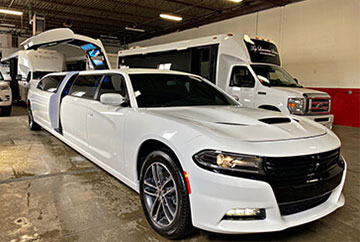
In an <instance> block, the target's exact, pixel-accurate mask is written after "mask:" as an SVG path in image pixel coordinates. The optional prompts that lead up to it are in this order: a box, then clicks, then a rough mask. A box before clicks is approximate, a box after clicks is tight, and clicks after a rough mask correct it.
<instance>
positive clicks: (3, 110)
mask: <svg viewBox="0 0 360 242" xmlns="http://www.w3.org/2000/svg"><path fill="white" fill-rule="evenodd" d="M11 110H12V106H8V107H2V108H1V113H2V115H4V116H10V114H11Z"/></svg>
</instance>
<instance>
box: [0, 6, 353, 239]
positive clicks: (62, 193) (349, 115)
mask: <svg viewBox="0 0 360 242" xmlns="http://www.w3.org/2000/svg"><path fill="white" fill-rule="evenodd" d="M0 9H8V10H10V9H11V10H17V11H21V12H22V15H21V16H16V15H10V14H3V13H0V44H1V46H0V51H1V55H2V57H4V56H7V55H10V54H11V53H14V52H16V51H17V50H19V49H21V48H22V47H21V46H20V43H21V42H22V41H24V40H25V39H27V38H29V37H30V36H31V35H32V34H33V27H32V24H31V21H30V20H32V17H33V16H34V15H37V16H41V17H43V18H44V19H45V28H44V29H43V30H50V29H54V28H62V27H67V28H71V29H72V30H73V31H74V32H75V33H77V34H82V35H85V36H90V37H92V38H99V39H100V40H101V41H102V42H103V44H104V46H105V48H106V50H107V51H108V53H110V54H113V56H115V60H114V62H115V65H116V58H117V57H116V54H117V52H118V51H119V50H121V49H124V48H129V47H131V46H152V45H157V44H164V43H169V42H173V41H179V40H190V39H192V38H197V37H203V36H211V35H217V34H222V33H233V34H241V35H243V34H248V35H249V36H260V37H264V38H267V39H270V40H272V41H274V42H275V43H277V45H278V48H279V50H280V55H281V58H282V65H283V67H285V68H286V69H287V70H288V71H289V72H290V73H291V74H292V75H293V76H294V77H296V78H297V79H299V81H300V83H301V84H302V85H303V86H304V87H307V88H311V89H315V90H320V91H324V92H327V93H329V95H330V96H331V105H332V106H331V113H332V114H334V116H335V119H334V126H333V129H332V130H333V131H334V132H335V133H336V135H338V137H339V138H340V140H341V142H342V150H341V153H342V154H343V156H344V157H345V159H346V161H347V165H348V168H347V178H346V183H345V187H344V190H343V193H344V196H345V199H346V202H345V206H344V207H342V208H340V209H338V210H336V211H335V212H333V213H332V214H330V215H328V216H326V217H324V218H322V219H320V220H316V221H314V222H311V223H308V224H305V225H301V226H298V227H294V228H290V229H287V230H284V231H280V232H272V233H260V234H244V235H223V234H215V233H209V232H205V231H198V232H196V233H195V234H194V235H191V236H189V237H187V238H185V239H184V241H359V237H360V228H359V226H358V224H359V222H360V202H359V201H360V182H359V173H360V165H359V164H360V163H359V161H360V74H359V72H358V70H359V68H360V45H359V43H360V29H359V28H358V25H359V24H360V1H358V0H347V1H338V0H243V1H237V2H236V1H230V0H221V1H220V0H219V1H215V0H203V1H194V0H146V1H124V0H117V1H111V0H105V1H89V0H79V1H67V0H52V1H46V0H45V1H43V0H26V1H22V0H21V1H20V0H1V1H0ZM162 13H171V14H172V15H176V16H181V17H182V21H178V22H176V21H169V20H166V19H163V18H161V17H159V14H162ZM27 118H28V117H27V111H26V105H25V104H24V103H22V102H15V103H14V104H13V110H12V114H11V116H9V117H3V116H0V224H1V226H0V227H1V229H0V241H166V239H164V238H163V237H161V236H160V235H159V234H157V233H156V232H155V231H153V230H152V228H151V227H150V225H149V224H148V223H147V221H146V219H145V217H144V215H143V211H142V208H141V204H140V200H139V195H138V194H137V193H136V192H134V191H133V190H131V189H130V188H128V187H127V186H126V185H125V184H123V183H122V182H120V181H118V180H117V179H115V178H114V177H113V176H111V175H110V174H109V173H107V172H105V171H104V170H102V169H101V168H100V167H98V166H96V165H95V164H94V163H92V162H91V161H89V160H88V159H86V158H84V157H83V156H82V155H80V154H79V153H77V152H76V151H75V150H73V149H72V148H71V147H69V146H67V145H66V144H64V143H63V142H61V141H60V140H58V139H57V138H55V137H54V136H52V135H51V134H49V133H48V132H47V131H45V130H41V131H39V132H32V131H30V130H29V128H28V120H27ZM214 195H216V191H214Z"/></svg>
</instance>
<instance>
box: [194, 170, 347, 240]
mask: <svg viewBox="0 0 360 242" xmlns="http://www.w3.org/2000/svg"><path fill="white" fill-rule="evenodd" d="M345 177H346V163H345V169H344V172H343V176H342V179H341V183H340V184H339V185H338V186H337V187H336V188H335V189H334V190H333V191H332V192H331V195H330V197H329V198H328V199H327V200H326V201H325V202H324V203H322V204H320V205H318V206H316V207H314V208H311V209H308V210H305V211H303V212H299V213H295V214H292V215H287V216H282V215H281V214H280V210H279V206H278V203H277V201H276V198H275V194H274V192H273V190H272V187H271V186H270V185H269V184H268V183H266V182H263V181H257V180H252V179H245V178H238V177H233V176H227V175H222V174H216V173H214V172H210V171H206V170H203V169H201V168H199V170H197V171H196V172H195V173H194V174H192V175H189V178H190V184H191V189H192V194H191V195H190V201H191V209H192V220H193V225H194V226H195V227H198V228H200V229H203V230H207V231H212V232H218V233H225V234H241V233H257V232H271V231H280V230H284V229H287V228H290V227H293V226H297V225H301V224H305V223H308V222H311V221H314V220H317V219H319V218H322V217H324V216H326V215H328V214H330V213H332V212H333V211H335V210H336V209H337V208H339V207H342V206H343V205H344V203H345V199H344V196H343V195H342V193H341V191H342V188H343V186H344V182H345ZM192 181H193V182H192ZM234 208H264V209H265V210H266V218H265V219H263V220H224V219H223V218H224V215H225V213H226V212H227V211H228V210H229V209H234Z"/></svg>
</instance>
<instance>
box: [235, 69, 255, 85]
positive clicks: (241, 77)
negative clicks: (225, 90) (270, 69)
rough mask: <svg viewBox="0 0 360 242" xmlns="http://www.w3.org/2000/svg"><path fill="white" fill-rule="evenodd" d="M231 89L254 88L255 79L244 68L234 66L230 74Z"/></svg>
mask: <svg viewBox="0 0 360 242" xmlns="http://www.w3.org/2000/svg"><path fill="white" fill-rule="evenodd" d="M230 86H231V87H254V86H255V79H254V77H253V75H252V74H251V72H250V71H249V69H248V68H247V67H246V66H235V67H234V68H233V70H232V72H231V79H230Z"/></svg>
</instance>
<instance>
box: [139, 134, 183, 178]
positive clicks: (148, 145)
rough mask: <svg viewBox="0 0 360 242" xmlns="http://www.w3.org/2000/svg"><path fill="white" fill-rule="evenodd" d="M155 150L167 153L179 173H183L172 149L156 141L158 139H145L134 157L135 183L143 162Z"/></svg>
mask: <svg viewBox="0 0 360 242" xmlns="http://www.w3.org/2000/svg"><path fill="white" fill-rule="evenodd" d="M155 150H163V151H167V153H168V154H169V155H170V156H171V158H172V159H173V160H174V162H175V163H176V165H177V166H178V167H179V169H180V170H181V171H183V168H182V166H181V164H180V160H179V158H178V156H177V155H176V153H175V151H174V149H172V148H171V147H170V146H169V145H167V144H165V143H164V142H162V141H160V140H158V139H153V138H151V139H147V140H145V141H143V142H142V143H141V145H140V146H139V149H138V152H137V156H136V179H137V181H139V180H140V172H141V167H142V165H143V164H144V162H145V159H146V157H147V156H148V155H149V154H150V153H151V152H153V151H155Z"/></svg>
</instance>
